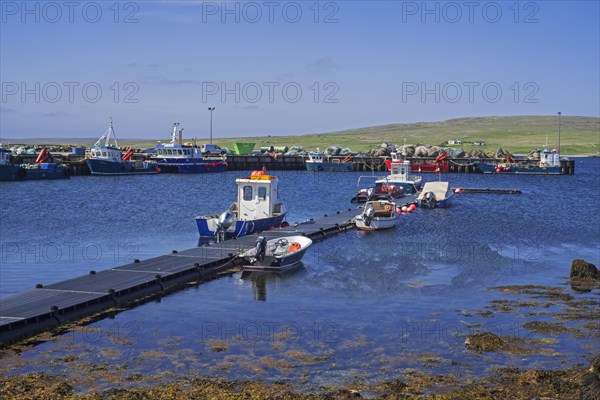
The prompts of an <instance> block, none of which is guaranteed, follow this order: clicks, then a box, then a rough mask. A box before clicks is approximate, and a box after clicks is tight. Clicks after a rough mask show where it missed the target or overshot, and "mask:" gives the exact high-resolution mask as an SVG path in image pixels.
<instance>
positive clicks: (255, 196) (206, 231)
mask: <svg viewBox="0 0 600 400" xmlns="http://www.w3.org/2000/svg"><path fill="white" fill-rule="evenodd" d="M235 183H236V184H237V186H238V198H237V201H236V202H234V203H232V204H231V206H230V207H229V209H228V210H227V211H225V212H223V213H222V214H221V215H209V216H198V217H196V223H197V225H198V232H199V233H200V236H223V237H226V238H234V237H240V236H245V235H250V234H252V233H254V232H260V231H264V230H267V229H271V228H274V227H279V226H280V225H281V223H282V222H283V220H284V218H285V215H286V209H285V207H284V205H283V204H281V203H279V202H278V198H277V197H278V183H279V182H278V180H277V177H276V176H273V175H266V174H265V172H264V171H254V172H252V175H251V176H248V177H245V178H239V179H236V180H235Z"/></svg>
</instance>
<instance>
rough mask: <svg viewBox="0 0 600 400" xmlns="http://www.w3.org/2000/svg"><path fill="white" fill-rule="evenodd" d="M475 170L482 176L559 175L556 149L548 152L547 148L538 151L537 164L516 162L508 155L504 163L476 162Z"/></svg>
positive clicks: (559, 169) (558, 155)
mask: <svg viewBox="0 0 600 400" xmlns="http://www.w3.org/2000/svg"><path fill="white" fill-rule="evenodd" d="M475 168H477V170H479V171H481V172H483V173H484V174H536V175H544V174H548V175H560V174H561V166H560V154H559V152H558V149H552V150H549V149H548V147H547V146H545V147H544V149H543V150H542V151H540V161H539V162H538V163H537V164H532V163H531V162H529V161H526V162H518V161H516V160H515V159H514V158H513V157H512V156H510V155H509V156H508V157H506V162H477V163H475Z"/></svg>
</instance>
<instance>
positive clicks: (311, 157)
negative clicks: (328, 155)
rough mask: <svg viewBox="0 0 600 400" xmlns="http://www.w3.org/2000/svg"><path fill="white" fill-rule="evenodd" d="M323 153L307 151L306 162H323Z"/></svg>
mask: <svg viewBox="0 0 600 400" xmlns="http://www.w3.org/2000/svg"><path fill="white" fill-rule="evenodd" d="M323 156H324V155H323V153H320V152H319V153H308V160H306V162H309V163H322V162H323Z"/></svg>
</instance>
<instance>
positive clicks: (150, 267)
mask: <svg viewBox="0 0 600 400" xmlns="http://www.w3.org/2000/svg"><path fill="white" fill-rule="evenodd" d="M413 197H414V196H406V197H403V198H401V199H397V202H398V203H399V205H402V204H404V203H410V202H412V201H414V199H413ZM358 213H359V211H358V209H357V208H348V209H347V210H345V211H337V212H334V213H332V214H329V215H324V216H323V217H321V218H317V219H311V220H309V221H305V222H303V223H299V224H292V225H290V226H288V227H285V228H280V229H274V230H270V231H264V232H261V233H260V235H262V236H265V237H267V239H272V238H277V237H282V236H291V235H304V236H306V237H308V238H310V239H312V240H313V241H320V240H324V239H326V238H328V237H330V236H333V235H336V234H338V233H340V232H346V231H348V230H351V229H354V227H355V226H354V223H353V222H352V219H353V218H354V217H355V216H356V215H357V214H358ZM257 236H258V235H257V234H254V235H249V236H244V237H241V238H237V239H232V240H226V241H224V242H221V243H211V244H206V245H203V246H200V247H196V248H192V249H188V250H184V251H175V250H174V251H173V252H172V253H171V254H168V255H163V256H159V257H154V258H150V259H147V260H138V259H136V260H134V262H132V263H130V264H126V265H122V266H119V267H115V268H110V269H107V270H103V271H98V272H96V271H90V273H89V274H88V275H85V276H80V277H76V278H72V279H68V280H65V281H62V282H56V283H52V284H48V285H42V284H37V285H36V287H35V288H34V289H31V290H28V291H26V292H22V293H18V294H15V295H11V296H7V297H4V298H1V299H0V342H3V343H8V342H13V341H15V340H18V339H20V338H23V337H27V336H31V335H33V334H35V333H38V332H41V331H44V330H48V329H51V328H53V327H56V326H58V325H60V324H61V323H63V322H65V321H73V320H75V319H78V318H81V317H84V316H86V315H90V314H94V313H97V312H99V311H103V310H106V309H109V308H111V307H114V306H120V305H125V304H127V303H130V302H133V301H136V300H141V299H144V298H146V297H148V296H152V295H156V294H159V293H164V292H168V291H172V290H176V289H178V288H181V287H183V286H184V285H185V284H187V283H188V282H191V281H204V280H207V279H211V278H212V277H214V276H216V275H217V274H219V273H223V272H233V271H236V270H237V267H236V263H235V258H236V256H237V255H239V254H240V253H242V252H244V251H246V250H248V249H250V248H253V247H254V244H255V242H256V237H257Z"/></svg>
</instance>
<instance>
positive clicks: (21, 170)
mask: <svg viewBox="0 0 600 400" xmlns="http://www.w3.org/2000/svg"><path fill="white" fill-rule="evenodd" d="M17 176H18V177H19V178H20V179H25V178H27V171H26V170H25V168H19V170H18V171H17Z"/></svg>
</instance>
